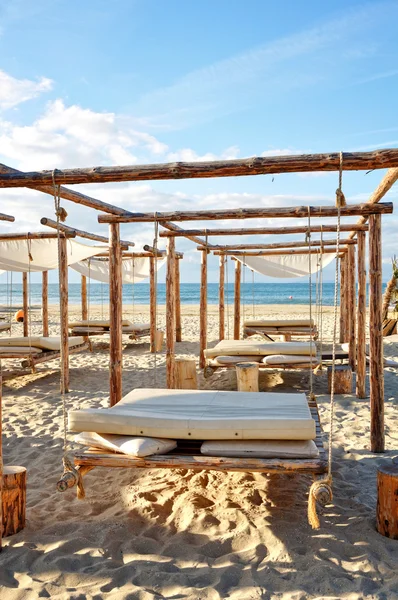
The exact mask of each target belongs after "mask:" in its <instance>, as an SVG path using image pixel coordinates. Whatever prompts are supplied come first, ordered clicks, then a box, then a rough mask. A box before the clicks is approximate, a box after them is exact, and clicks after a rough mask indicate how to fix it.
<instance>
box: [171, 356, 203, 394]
mask: <svg viewBox="0 0 398 600" xmlns="http://www.w3.org/2000/svg"><path fill="white" fill-rule="evenodd" d="M175 374H176V378H175V387H176V389H177V390H197V389H198V379H197V374H196V361H195V360H193V359H186V358H177V359H176V361H175Z"/></svg>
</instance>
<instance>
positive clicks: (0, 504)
mask: <svg viewBox="0 0 398 600" xmlns="http://www.w3.org/2000/svg"><path fill="white" fill-rule="evenodd" d="M0 364H1V363H0ZM2 411H3V378H2V371H1V369H0V552H1V551H2V548H3V471H4V462H3V412H2Z"/></svg>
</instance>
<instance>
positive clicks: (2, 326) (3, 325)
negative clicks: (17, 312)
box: [0, 323, 11, 331]
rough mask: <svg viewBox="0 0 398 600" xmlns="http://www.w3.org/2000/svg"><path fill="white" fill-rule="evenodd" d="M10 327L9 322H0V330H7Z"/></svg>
mask: <svg viewBox="0 0 398 600" xmlns="http://www.w3.org/2000/svg"><path fill="white" fill-rule="evenodd" d="M9 329H11V324H10V323H0V331H8V330H9Z"/></svg>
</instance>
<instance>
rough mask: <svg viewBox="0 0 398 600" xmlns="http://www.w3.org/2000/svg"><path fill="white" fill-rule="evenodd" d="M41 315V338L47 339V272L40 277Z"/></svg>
mask: <svg viewBox="0 0 398 600" xmlns="http://www.w3.org/2000/svg"><path fill="white" fill-rule="evenodd" d="M41 315H42V322H43V323H42V331H43V337H48V271H43V272H42V276H41Z"/></svg>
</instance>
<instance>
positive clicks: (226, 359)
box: [214, 356, 261, 365]
mask: <svg viewBox="0 0 398 600" xmlns="http://www.w3.org/2000/svg"><path fill="white" fill-rule="evenodd" d="M214 360H216V361H217V362H218V363H219V364H220V365H237V364H239V363H242V362H256V363H258V362H260V361H261V356H216V358H215V359H214Z"/></svg>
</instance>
